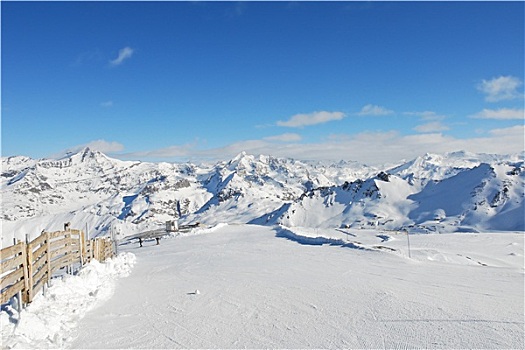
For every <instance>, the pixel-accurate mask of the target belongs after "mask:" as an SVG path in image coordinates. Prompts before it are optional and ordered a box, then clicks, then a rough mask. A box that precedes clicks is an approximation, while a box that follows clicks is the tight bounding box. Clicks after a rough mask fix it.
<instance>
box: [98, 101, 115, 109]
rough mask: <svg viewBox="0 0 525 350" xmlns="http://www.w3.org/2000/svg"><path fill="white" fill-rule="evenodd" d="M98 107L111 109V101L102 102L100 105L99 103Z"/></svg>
mask: <svg viewBox="0 0 525 350" xmlns="http://www.w3.org/2000/svg"><path fill="white" fill-rule="evenodd" d="M100 106H101V107H106V108H108V107H113V101H104V102H101V103H100Z"/></svg>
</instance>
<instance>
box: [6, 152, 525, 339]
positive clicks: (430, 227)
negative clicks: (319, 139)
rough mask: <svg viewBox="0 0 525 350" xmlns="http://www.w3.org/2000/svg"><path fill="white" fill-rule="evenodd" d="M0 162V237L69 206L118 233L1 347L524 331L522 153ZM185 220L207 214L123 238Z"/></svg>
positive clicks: (32, 230) (61, 217)
mask: <svg viewBox="0 0 525 350" xmlns="http://www.w3.org/2000/svg"><path fill="white" fill-rule="evenodd" d="M1 175H2V176H1V183H2V188H1V195H2V208H1V216H2V222H1V226H2V241H1V244H2V246H7V245H11V244H12V242H13V239H22V240H23V239H25V235H26V234H27V235H29V239H33V238H34V237H36V236H38V235H39V234H40V232H41V231H42V230H47V231H55V230H60V229H62V228H63V224H64V223H65V222H71V227H73V228H79V229H85V230H86V231H87V232H88V234H89V236H90V237H94V236H98V235H107V234H109V233H110V232H114V233H116V236H117V238H118V239H119V240H120V242H122V244H121V245H120V247H119V250H121V251H123V252H124V253H122V254H121V255H119V256H118V257H117V258H116V259H114V260H111V261H109V262H107V263H104V264H99V263H97V262H94V263H92V264H90V265H89V266H87V267H86V268H85V269H83V270H82V271H81V272H80V273H79V274H78V275H75V276H65V278H64V279H63V280H58V279H56V280H55V281H54V283H53V286H52V287H51V288H50V289H49V290H48V291H47V294H46V296H45V297H44V296H42V295H40V296H39V297H37V298H36V300H35V301H34V302H33V303H32V304H31V305H30V306H29V307H28V308H27V309H25V310H24V311H23V312H22V313H21V314H20V315H19V314H18V313H17V312H16V311H14V309H13V307H12V306H10V305H4V306H3V307H2V311H1V312H0V320H1V322H2V347H3V348H10V347H17V348H50V347H51V348H56V347H60V348H243V347H249V348H492V349H500V348H523V347H524V346H525V344H524V329H523V327H524V317H523V310H524V290H523V285H524V272H525V271H524V260H523V259H524V256H523V255H524V251H523V249H524V243H523V241H524V230H525V215H524V214H525V207H524V203H525V202H524V198H525V192H524V189H525V187H524V183H525V166H524V159H523V154H520V155H487V154H472V153H466V152H455V153H449V154H443V155H435V154H426V155H424V156H422V157H418V158H416V159H414V160H412V161H409V162H406V163H404V164H400V165H398V166H396V167H395V168H392V167H389V168H386V167H385V168H371V167H367V166H364V165H360V164H357V163H350V162H340V163H336V164H323V163H321V162H301V161H295V160H292V159H279V158H273V157H271V156H253V155H248V154H246V153H241V154H239V155H238V156H237V157H235V158H234V159H232V160H231V161H229V162H219V163H216V164H200V165H193V164H189V163H188V164H170V163H159V164H152V163H142V162H123V161H119V160H115V159H111V158H109V157H107V156H105V155H103V154H101V153H99V152H94V151H91V150H89V149H84V150H82V151H81V152H78V153H75V154H70V155H68V156H66V157H64V158H61V159H58V160H32V159H30V158H26V157H11V158H2V174H1ZM174 219H178V220H179V224H180V225H184V224H194V223H197V222H200V223H201V224H202V225H198V227H195V228H193V229H192V230H190V231H185V232H180V233H178V234H173V235H172V236H170V237H166V238H163V239H162V240H161V244H160V245H156V242H155V241H154V240H153V241H146V242H144V247H142V248H139V247H138V244H135V243H130V242H129V241H128V240H126V237H128V236H131V235H134V234H136V233H140V232H144V231H149V230H155V229H159V228H163V227H164V222H165V221H166V220H174ZM406 231H408V232H410V233H411V234H410V235H409V236H407V233H406ZM453 232H455V233H453ZM417 233H425V234H417ZM438 233H439V234H438ZM408 238H410V248H411V249H410V251H409V250H408ZM135 262H136V263H135ZM132 266H134V267H133V269H131V268H132ZM125 276H127V277H126V278H121V277H125ZM17 321H18V323H16V322H17ZM15 324H16V326H15Z"/></svg>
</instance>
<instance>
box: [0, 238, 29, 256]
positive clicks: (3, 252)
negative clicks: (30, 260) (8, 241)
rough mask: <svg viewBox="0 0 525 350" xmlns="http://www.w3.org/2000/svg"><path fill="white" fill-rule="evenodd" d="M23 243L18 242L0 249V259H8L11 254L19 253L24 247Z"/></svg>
mask: <svg viewBox="0 0 525 350" xmlns="http://www.w3.org/2000/svg"><path fill="white" fill-rule="evenodd" d="M24 245H25V243H24V242H18V243H17V244H15V245H12V246H9V247H5V248H3V249H2V250H0V260H5V259H9V258H10V257H12V256H13V255H17V254H20V253H21V252H22V249H23V248H24Z"/></svg>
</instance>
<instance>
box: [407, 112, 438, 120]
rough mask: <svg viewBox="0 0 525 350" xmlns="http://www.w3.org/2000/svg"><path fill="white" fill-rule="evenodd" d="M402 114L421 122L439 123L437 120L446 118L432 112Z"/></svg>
mask: <svg viewBox="0 0 525 350" xmlns="http://www.w3.org/2000/svg"><path fill="white" fill-rule="evenodd" d="M403 114H404V115H408V116H415V117H420V118H421V120H428V121H432V120H434V121H439V120H443V119H445V118H446V116H445V115H442V114H437V113H436V112H434V111H423V112H404V113H403Z"/></svg>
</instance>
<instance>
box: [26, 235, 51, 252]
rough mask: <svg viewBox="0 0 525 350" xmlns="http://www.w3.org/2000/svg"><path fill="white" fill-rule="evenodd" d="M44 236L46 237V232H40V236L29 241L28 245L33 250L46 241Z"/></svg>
mask: <svg viewBox="0 0 525 350" xmlns="http://www.w3.org/2000/svg"><path fill="white" fill-rule="evenodd" d="M46 237H47V236H46V234H45V233H42V234H41V235H40V236H38V237H37V238H35V239H33V240H32V241H31V242H29V244H28V245H29V246H30V247H31V250H33V249H35V248H36V247H38V246H40V245H42V244H44V243H45V241H46Z"/></svg>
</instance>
